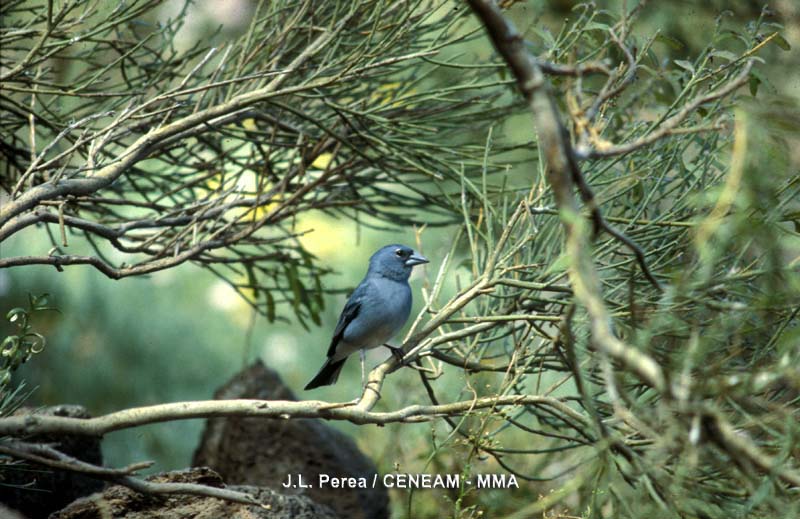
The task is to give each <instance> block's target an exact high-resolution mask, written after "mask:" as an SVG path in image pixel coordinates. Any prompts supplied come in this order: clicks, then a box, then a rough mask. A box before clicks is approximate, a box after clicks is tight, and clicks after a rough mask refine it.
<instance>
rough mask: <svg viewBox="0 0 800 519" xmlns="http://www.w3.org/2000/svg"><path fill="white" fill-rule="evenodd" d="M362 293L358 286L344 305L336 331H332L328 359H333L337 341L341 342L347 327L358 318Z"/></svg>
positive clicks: (360, 286)
mask: <svg viewBox="0 0 800 519" xmlns="http://www.w3.org/2000/svg"><path fill="white" fill-rule="evenodd" d="M363 292H364V290H363V285H359V286H358V288H356V290H355V292H353V294H352V295H351V296H350V299H348V300H347V304H345V305H344V310H342V315H340V316H339V322H338V323H336V329H335V330H333V337H332V338H331V345H330V347H329V348H328V357H333V354H334V353H336V346H338V345H339V341H341V340H342V336H343V335H344V331H345V329H346V328H347V325H348V324H350V323H351V322H353V319H355V318H356V317H357V316H358V312H359V310H361V302H362V300H363Z"/></svg>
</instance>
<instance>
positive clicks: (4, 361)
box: [0, 294, 55, 395]
mask: <svg viewBox="0 0 800 519" xmlns="http://www.w3.org/2000/svg"><path fill="white" fill-rule="evenodd" d="M49 304H50V303H49V295H48V294H42V295H40V296H35V295H33V294H30V295H29V296H28V308H27V309H25V308H20V307H17V308H12V309H11V310H9V311H8V313H7V314H6V319H7V320H8V322H9V323H11V324H12V325H13V326H15V327H16V328H17V331H16V333H14V334H12V335H7V336H6V338H5V339H3V342H2V343H0V392H2V393H3V394H4V395H5V392H6V391H7V388H8V385H9V384H10V383H11V374H12V373H13V372H14V371H16V370H17V368H19V367H20V366H21V365H22V364H24V363H25V362H28V361H29V360H30V359H31V357H33V356H34V355H36V354H38V353H41V352H42V351H43V350H44V347H45V344H46V343H47V340H46V339H45V337H44V335H42V334H41V333H38V332H35V331H33V324H32V323H31V320H32V319H33V316H34V315H35V314H37V313H39V312H43V311H45V310H55V308H53V307H51V306H49Z"/></svg>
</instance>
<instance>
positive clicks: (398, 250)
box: [394, 249, 403, 258]
mask: <svg viewBox="0 0 800 519" xmlns="http://www.w3.org/2000/svg"><path fill="white" fill-rule="evenodd" d="M394 253H395V254H396V255H397V256H398V257H400V258H402V257H403V249H397V250H396V251H394Z"/></svg>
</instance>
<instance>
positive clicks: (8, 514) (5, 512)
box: [0, 503, 26, 519]
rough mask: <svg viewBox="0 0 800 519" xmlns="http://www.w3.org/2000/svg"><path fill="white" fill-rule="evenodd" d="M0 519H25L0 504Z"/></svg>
mask: <svg viewBox="0 0 800 519" xmlns="http://www.w3.org/2000/svg"><path fill="white" fill-rule="evenodd" d="M0 517H2V518H3V519H26V518H25V516H24V515H22V514H21V513H19V512H17V511H16V510H12V509H10V508H8V507H7V506H6V505H4V504H3V503H0Z"/></svg>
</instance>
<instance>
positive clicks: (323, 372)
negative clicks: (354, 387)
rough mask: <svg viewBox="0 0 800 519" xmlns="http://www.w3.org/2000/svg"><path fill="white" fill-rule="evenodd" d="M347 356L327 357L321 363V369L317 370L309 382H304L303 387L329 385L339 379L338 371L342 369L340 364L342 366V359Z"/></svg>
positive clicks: (307, 388) (306, 388) (310, 387)
mask: <svg viewBox="0 0 800 519" xmlns="http://www.w3.org/2000/svg"><path fill="white" fill-rule="evenodd" d="M346 360H347V358H344V359H342V360H336V361H331V359H328V360H327V361H325V364H323V365H322V369H320V370H319V373H317V374H316V375H315V376H314V378H313V379H311V382H309V383H308V384H306V387H305V388H304V389H305V390H306V391H308V390H309V389H314V388H316V387H320V386H330V385H331V384H335V383H336V381H337V380H338V379H339V372H340V371H342V366H344V361H346Z"/></svg>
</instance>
